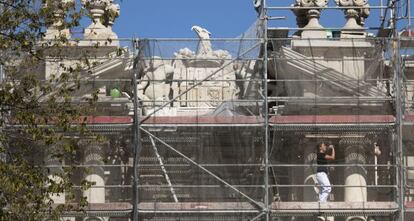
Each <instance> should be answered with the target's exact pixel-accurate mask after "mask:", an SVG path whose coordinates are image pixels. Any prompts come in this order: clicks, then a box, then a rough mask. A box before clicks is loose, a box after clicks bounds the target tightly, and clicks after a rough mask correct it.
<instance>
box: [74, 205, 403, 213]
mask: <svg viewBox="0 0 414 221" xmlns="http://www.w3.org/2000/svg"><path fill="white" fill-rule="evenodd" d="M269 209H270V211H271V213H272V216H318V215H327V216H349V215H364V216H366V215H372V216H373V215H375V216H388V215H392V214H394V213H395V212H397V211H398V209H399V207H398V205H397V204H396V203H395V202H328V203H319V202H274V203H272V204H271V206H270V208H269ZM85 210H86V211H87V215H97V216H126V215H128V214H129V213H131V211H132V205H131V204H129V203H106V204H89V205H88V206H87V208H85ZM138 210H139V213H140V214H142V215H145V214H160V215H161V214H162V215H167V214H171V215H173V214H187V215H190V214H211V213H215V214H241V213H244V214H257V213H261V212H262V208H258V207H257V206H254V205H252V204H251V203H247V202H184V203H167V202H153V203H151V202H149V203H139V205H138ZM82 214H84V213H83V212H70V213H67V216H80V215H82Z"/></svg>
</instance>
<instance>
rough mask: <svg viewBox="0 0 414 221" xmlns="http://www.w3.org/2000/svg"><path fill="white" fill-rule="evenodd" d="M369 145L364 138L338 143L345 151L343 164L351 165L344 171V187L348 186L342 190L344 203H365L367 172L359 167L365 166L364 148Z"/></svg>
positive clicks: (359, 220) (354, 219) (359, 218)
mask: <svg viewBox="0 0 414 221" xmlns="http://www.w3.org/2000/svg"><path fill="white" fill-rule="evenodd" d="M370 143H371V141H370V140H368V139H365V138H347V139H343V140H341V141H340V143H339V145H340V148H341V149H344V150H345V164H352V166H348V167H346V168H345V171H344V177H345V185H346V186H349V187H345V190H344V194H345V195H344V201H345V202H367V187H366V185H367V181H366V177H367V170H366V168H364V167H362V166H359V165H361V164H367V157H366V150H365V148H366V146H367V145H368V144H370ZM346 220H347V221H366V218H365V217H362V216H355V217H354V216H352V217H348V218H347V219H346Z"/></svg>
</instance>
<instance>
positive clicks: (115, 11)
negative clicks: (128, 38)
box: [104, 0, 121, 39]
mask: <svg viewBox="0 0 414 221" xmlns="http://www.w3.org/2000/svg"><path fill="white" fill-rule="evenodd" d="M120 15H121V6H120V5H119V4H115V3H114V0H109V5H108V6H107V7H106V10H105V15H104V25H105V26H106V27H108V28H109V29H110V30H111V32H112V39H117V38H118V36H117V35H116V34H115V32H113V30H112V27H113V25H114V23H115V20H116V19H117V18H118V17H119V16H120Z"/></svg>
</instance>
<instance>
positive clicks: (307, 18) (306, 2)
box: [292, 0, 328, 38]
mask: <svg viewBox="0 0 414 221" xmlns="http://www.w3.org/2000/svg"><path fill="white" fill-rule="evenodd" d="M327 4H328V0H296V2H295V4H293V5H292V6H293V7H295V8H294V9H293V13H294V14H295V15H296V22H297V25H298V27H299V28H303V29H319V31H317V30H313V31H312V32H309V33H308V32H306V30H305V31H303V33H302V37H305V38H309V37H312V38H326V32H325V31H324V30H320V29H323V27H322V25H320V24H319V18H320V15H321V8H322V7H326V6H327ZM309 7H310V8H309ZM312 7H319V8H312Z"/></svg>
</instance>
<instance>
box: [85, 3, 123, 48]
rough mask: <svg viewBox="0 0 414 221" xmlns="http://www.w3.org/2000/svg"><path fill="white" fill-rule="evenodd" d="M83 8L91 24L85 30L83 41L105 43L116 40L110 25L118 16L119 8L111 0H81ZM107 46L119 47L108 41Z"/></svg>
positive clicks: (116, 43)
mask: <svg viewBox="0 0 414 221" xmlns="http://www.w3.org/2000/svg"><path fill="white" fill-rule="evenodd" d="M82 4H83V5H84V7H85V8H86V9H87V10H89V14H90V16H91V18H92V24H91V25H89V27H88V28H86V30H85V35H84V37H85V39H87V40H98V41H103V42H105V41H107V40H108V39H111V40H114V38H117V36H116V34H115V33H114V32H113V31H112V25H113V23H114V21H115V19H116V18H117V17H118V16H119V14H120V13H119V12H120V7H119V5H118V4H114V1H113V0H82ZM107 44H109V45H119V43H118V42H114V41H109V42H108V43H107Z"/></svg>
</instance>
